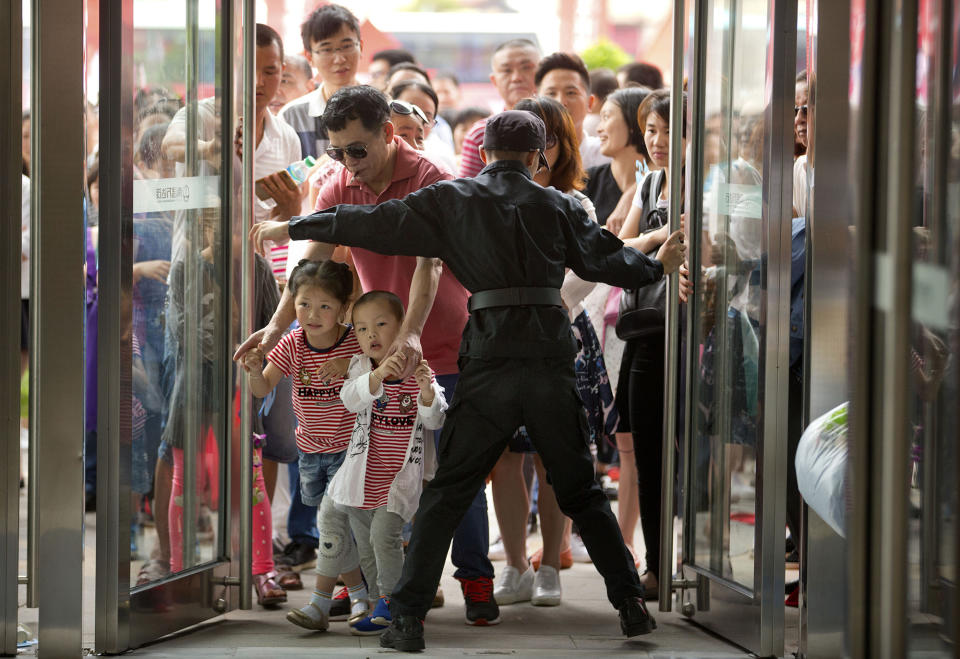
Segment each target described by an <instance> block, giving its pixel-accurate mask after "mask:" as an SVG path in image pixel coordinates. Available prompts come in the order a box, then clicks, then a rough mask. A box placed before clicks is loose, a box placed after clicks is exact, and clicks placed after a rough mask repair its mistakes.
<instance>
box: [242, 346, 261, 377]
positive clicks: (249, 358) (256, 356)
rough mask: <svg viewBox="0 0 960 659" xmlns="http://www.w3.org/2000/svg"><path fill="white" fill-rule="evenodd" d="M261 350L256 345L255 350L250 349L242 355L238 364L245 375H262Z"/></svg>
mask: <svg viewBox="0 0 960 659" xmlns="http://www.w3.org/2000/svg"><path fill="white" fill-rule="evenodd" d="M261 348H262V346H259V345H258V346H257V347H256V348H251V349H250V350H248V351H247V352H245V353H244V354H243V359H242V361H241V362H240V363H241V364H242V365H243V369H244V370H245V371H246V372H247V373H262V370H261V369H262V368H263V350H262V349H261Z"/></svg>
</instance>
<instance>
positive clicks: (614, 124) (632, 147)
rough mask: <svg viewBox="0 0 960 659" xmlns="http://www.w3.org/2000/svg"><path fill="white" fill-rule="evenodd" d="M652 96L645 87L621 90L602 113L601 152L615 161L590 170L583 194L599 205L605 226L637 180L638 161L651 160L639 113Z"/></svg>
mask: <svg viewBox="0 0 960 659" xmlns="http://www.w3.org/2000/svg"><path fill="white" fill-rule="evenodd" d="M649 93H650V92H649V91H648V90H647V89H644V88H643V87H629V88H627V89H621V90H619V91H616V92H614V93H613V94H610V96H608V97H607V100H606V101H605V102H604V104H603V108H602V109H601V110H600V123H599V124H598V126H597V136H598V137H599V138H600V142H601V149H600V152H601V153H602V154H603V155H605V156H609V157H610V158H612V159H613V160H612V161H611V162H609V163H607V164H606V165H598V166H597V167H591V168H590V169H588V170H587V178H588V180H587V187H586V189H585V190H584V191H583V192H584V194H585V195H587V197H589V198H590V200H591V201H593V203H594V206H596V209H597V220H598V221H599V222H600V224H601V225H605V224H606V223H607V218H608V217H609V216H610V213H612V212H613V209H614V208H616V207H617V203H618V202H619V201H620V197H621V196H623V192H624V191H625V190H626V189H627V188H629V187H630V186H631V185H633V183H634V182H635V181H636V172H637V161H641V162H647V161H648V156H647V151H646V148H645V147H644V145H643V131H642V130H641V129H640V127H639V126H638V125H637V110H638V109H639V108H640V104H641V103H643V99H645V98H646V97H647V95H648V94H649Z"/></svg>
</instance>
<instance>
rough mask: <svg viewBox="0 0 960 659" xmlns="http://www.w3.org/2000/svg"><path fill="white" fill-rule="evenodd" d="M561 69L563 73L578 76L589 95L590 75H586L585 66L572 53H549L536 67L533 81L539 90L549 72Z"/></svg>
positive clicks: (578, 57)
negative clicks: (573, 73)
mask: <svg viewBox="0 0 960 659" xmlns="http://www.w3.org/2000/svg"><path fill="white" fill-rule="evenodd" d="M557 69H562V70H564V71H574V72H575V73H577V74H578V75H579V76H580V80H581V81H582V82H583V88H584V90H585V91H586V92H587V94H589V93H590V74H589V73H587V66H586V64H584V63H583V60H582V59H580V56H579V55H576V54H574V53H550V54H549V55H547V56H546V57H544V58H543V59H542V60H540V63H539V64H538V65H537V72H536V73H535V74H534V77H533V81H534V82H535V83H536V85H537V89H539V88H540V83H541V82H543V79H544V78H545V77H546V76H547V74H548V73H550V72H551V71H555V70H557Z"/></svg>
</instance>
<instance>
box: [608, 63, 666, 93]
mask: <svg viewBox="0 0 960 659" xmlns="http://www.w3.org/2000/svg"><path fill="white" fill-rule="evenodd" d="M617 73H626V74H627V81H628V82H634V83H636V84H638V85H640V86H641V87H646V88H647V89H651V90H657V89H662V88H663V73H662V72H661V71H660V69H659V68H658V67H656V66H654V65H653V64H650V63H648V62H633V63H632V64H624V65H623V66H621V67H620V68H619V69H617Z"/></svg>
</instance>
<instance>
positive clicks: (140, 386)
mask: <svg viewBox="0 0 960 659" xmlns="http://www.w3.org/2000/svg"><path fill="white" fill-rule="evenodd" d="M116 7H117V8H115V11H118V12H125V15H123V16H122V17H117V16H116V15H115V14H110V13H108V14H106V15H107V16H108V17H109V18H108V19H107V20H105V21H104V24H103V27H102V30H103V34H104V36H103V40H102V43H103V44H105V48H106V50H107V52H106V54H105V55H104V54H102V57H103V59H105V60H108V61H109V62H111V64H109V65H107V67H106V68H107V70H108V73H107V75H105V76H104V78H105V81H104V82H105V84H104V97H105V98H104V100H102V104H104V103H106V104H108V105H109V107H108V108H106V109H105V111H106V112H109V113H111V114H110V116H112V117H113V119H114V121H115V124H116V125H111V126H109V127H107V126H104V131H103V132H104V138H103V139H102V144H104V145H105V146H106V149H105V151H107V153H105V154H104V156H103V157H105V158H107V159H108V163H109V166H110V167H111V169H110V174H112V175H113V176H114V177H115V179H116V180H123V181H124V184H123V186H118V187H117V188H116V190H115V192H116V193H117V198H118V199H124V200H126V201H125V202H121V203H120V206H119V208H118V211H117V212H116V213H114V214H112V215H111V216H110V217H102V218H101V264H102V265H101V270H100V272H101V280H100V286H101V289H102V290H104V291H107V292H108V293H116V292H119V298H118V299H119V300H120V304H118V305H117V307H118V308H119V309H120V311H119V313H118V312H117V311H116V310H115V309H106V310H105V309H104V305H101V325H100V333H101V335H100V337H99V342H100V346H101V350H100V354H101V355H119V357H117V358H115V363H110V364H109V365H106V366H102V367H101V378H100V395H101V397H104V396H108V397H109V396H111V394H112V395H113V398H114V399H116V398H119V401H113V400H112V401H111V403H112V405H113V407H110V404H107V403H101V406H100V426H101V427H102V428H109V427H110V426H111V421H112V419H113V418H114V416H113V415H116V416H115V418H116V424H115V426H116V431H115V442H114V443H112V444H111V443H110V442H109V439H107V438H106V437H105V438H104V441H103V442H102V443H101V446H103V447H104V449H105V452H106V453H108V454H109V456H110V458H109V459H114V460H116V463H117V467H116V469H115V470H105V471H104V472H103V474H102V475H101V478H104V479H109V482H108V483H107V484H106V485H105V487H106V488H107V490H108V491H110V492H116V493H117V498H118V499H119V501H120V504H119V505H118V506H117V507H116V508H112V509H111V510H110V512H111V513H112V512H113V511H116V515H115V517H112V518H107V517H106V515H105V516H104V517H105V518H106V521H107V523H106V524H103V525H102V528H103V529H104V530H105V533H104V535H103V538H102V539H101V538H100V537H99V535H98V541H101V542H102V546H103V547H109V545H110V543H115V546H118V547H119V550H114V554H115V561H116V569H117V577H116V581H114V582H111V581H109V580H108V579H107V577H104V578H102V579H100V578H98V584H97V588H98V625H97V632H98V634H97V649H98V650H101V651H110V652H116V651H123V650H125V649H127V648H130V647H136V646H138V645H142V644H143V643H145V642H147V641H149V640H153V639H155V638H158V637H160V636H163V635H165V634H168V633H171V632H174V631H177V630H178V629H182V628H183V627H186V626H189V625H191V624H195V623H197V622H201V621H202V620H205V619H207V618H210V617H213V616H215V615H218V614H219V613H222V612H224V611H225V610H226V609H228V608H230V606H231V602H234V603H235V601H236V600H235V599H234V598H232V597H231V595H230V592H229V589H228V588H227V584H228V583H235V580H234V579H230V578H228V577H229V576H230V574H231V572H233V573H235V572H236V565H235V564H234V565H231V563H230V558H231V556H233V555H234V553H235V551H236V547H235V546H234V545H231V544H230V543H229V539H230V537H231V534H230V520H231V515H230V504H231V501H230V491H231V490H230V488H229V487H228V485H229V483H228V474H229V473H230V464H231V457H232V455H231V451H230V438H231V437H235V436H236V435H237V433H236V432H235V425H236V424H237V422H238V421H237V420H238V413H239V412H238V408H237V406H236V405H235V400H234V398H235V396H234V391H235V386H234V379H235V373H234V368H233V364H232V361H231V345H232V344H233V342H234V341H235V339H236V336H237V334H238V333H239V327H238V323H239V307H240V305H239V300H238V298H237V297H236V296H237V295H238V294H239V290H238V289H239V287H238V286H237V285H236V282H235V281H234V280H235V277H234V276H233V274H232V273H233V272H234V270H235V268H234V265H235V264H233V263H232V259H233V252H234V246H233V241H232V240H230V236H231V235H232V234H233V231H232V226H233V218H232V213H231V209H233V208H236V207H237V205H236V203H235V201H234V196H235V194H236V192H235V189H236V188H237V187H238V185H236V184H235V182H234V180H233V172H234V170H235V169H236V168H235V166H234V156H233V149H232V148H231V146H230V145H231V144H232V132H233V123H234V122H233V117H234V116H235V114H234V108H233V98H234V96H233V92H232V89H233V88H232V84H233V83H232V81H233V79H234V69H233V65H234V60H233V53H234V52H236V50H237V49H236V37H237V36H238V34H239V30H238V29H237V23H238V22H237V17H236V16H235V15H234V3H231V2H220V3H208V2H199V1H198V0H163V1H162V2H160V1H158V0H130V2H127V3H118V4H117V5H116ZM111 19H112V20H111ZM111 43H116V44H122V45H120V46H117V47H116V50H110V46H111ZM106 55H109V56H112V58H108V57H106ZM111 66H112V67H114V68H109V67H111ZM111 82H115V83H116V84H117V87H118V88H119V89H120V90H121V91H120V92H118V93H112V92H115V90H113V89H110V88H109V84H110V83H111ZM131 101H132V102H131ZM225 136H226V137H225ZM126 144H129V145H131V146H132V148H131V149H130V150H129V151H124V149H123V148H122V147H123V146H124V145H126ZM224 145H227V146H226V148H224ZM111 157H112V159H111ZM124 158H127V159H126V160H124ZM238 182H239V179H238V181H237V183H238ZM121 188H122V190H121ZM111 367H113V368H115V370H114V371H113V372H109V371H108V372H107V373H106V377H104V369H109V368H111ZM117 447H119V448H117ZM101 491H104V490H101ZM98 514H99V511H98ZM232 519H233V520H234V521H235V520H236V519H237V516H236V515H234V516H233V517H232ZM98 521H99V518H98ZM106 555H108V550H107V549H104V551H101V552H98V576H99V574H100V571H101V570H104V571H105V572H106V573H108V574H109V573H111V572H112V571H113V568H112V566H111V564H110V563H109V562H108V563H107V564H104V562H103V560H102V559H103V558H104V556H106ZM111 557H112V556H111ZM101 619H102V620H103V621H102V622H101Z"/></svg>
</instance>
